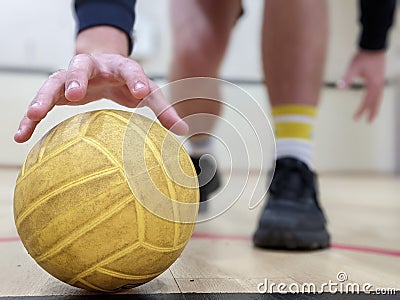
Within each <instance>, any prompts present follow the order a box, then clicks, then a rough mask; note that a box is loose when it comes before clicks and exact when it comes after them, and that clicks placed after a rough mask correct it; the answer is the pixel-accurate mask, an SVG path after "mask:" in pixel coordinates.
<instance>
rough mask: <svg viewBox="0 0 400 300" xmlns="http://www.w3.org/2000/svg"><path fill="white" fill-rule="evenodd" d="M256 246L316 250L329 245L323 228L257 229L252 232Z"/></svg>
mask: <svg viewBox="0 0 400 300" xmlns="http://www.w3.org/2000/svg"><path fill="white" fill-rule="evenodd" d="M253 242H254V245H255V246H256V247H260V248H268V249H279V250H317V249H325V248H328V247H329V246H330V237H329V233H328V232H327V231H326V230H324V229H321V230H315V231H301V230H296V231H288V230H285V229H267V230H265V229H259V230H257V232H256V233H255V234H254V237H253Z"/></svg>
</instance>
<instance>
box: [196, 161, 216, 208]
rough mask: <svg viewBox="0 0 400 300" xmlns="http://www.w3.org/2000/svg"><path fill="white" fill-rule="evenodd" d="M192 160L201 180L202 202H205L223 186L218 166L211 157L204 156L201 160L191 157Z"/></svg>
mask: <svg viewBox="0 0 400 300" xmlns="http://www.w3.org/2000/svg"><path fill="white" fill-rule="evenodd" d="M191 159H192V162H193V165H194V167H195V169H196V173H197V175H198V179H199V187H200V202H205V201H207V200H208V199H209V197H210V194H211V193H213V192H215V191H216V190H217V189H218V188H219V187H220V185H221V180H220V177H219V174H218V170H217V164H216V162H215V160H214V159H213V158H212V157H211V155H203V156H202V157H201V158H200V157H191Z"/></svg>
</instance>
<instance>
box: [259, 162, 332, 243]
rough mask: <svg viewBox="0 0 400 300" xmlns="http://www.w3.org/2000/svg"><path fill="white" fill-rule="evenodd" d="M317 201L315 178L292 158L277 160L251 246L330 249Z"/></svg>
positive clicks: (305, 167) (324, 220)
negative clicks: (265, 203) (265, 202)
mask: <svg viewBox="0 0 400 300" xmlns="http://www.w3.org/2000/svg"><path fill="white" fill-rule="evenodd" d="M317 197H318V190H317V178H316V175H315V174H314V173H313V172H312V171H311V170H310V169H309V168H308V166H307V165H306V164H304V163H303V162H301V161H300V160H297V159H295V158H289V157H287V158H280V159H278V160H277V161H276V168H275V173H274V177H273V179H272V183H271V186H270V190H269V198H268V202H267V205H266V207H265V208H264V211H263V213H262V215H261V218H260V221H259V224H258V228H257V231H256V232H255V234H254V236H253V242H254V245H255V246H257V247H262V248H275V249H293V250H313V249H321V248H327V247H329V240H330V238H329V233H328V231H327V230H326V219H325V216H324V213H323V211H322V209H321V207H320V206H319V203H318V199H317Z"/></svg>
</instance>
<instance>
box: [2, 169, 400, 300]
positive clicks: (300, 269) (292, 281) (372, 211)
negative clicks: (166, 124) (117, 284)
mask: <svg viewBox="0 0 400 300" xmlns="http://www.w3.org/2000/svg"><path fill="white" fill-rule="evenodd" d="M17 173H18V170H16V169H6V168H0V299H25V298H26V299H114V298H116V299H119V298H121V299H122V298H134V299H314V298H316V299H382V298H384V299H400V292H399V289H400V234H399V232H400V218H399V215H400V199H399V198H400V196H399V195H400V178H396V177H391V176H377V175H370V176H367V175H360V176H357V175H352V176H350V175H343V174H341V175H332V174H330V175H328V174H326V175H323V176H321V177H320V189H321V196H322V204H323V207H324V208H325V211H326V214H327V216H328V219H329V229H330V232H331V234H332V240H333V245H332V247H331V248H330V249H329V250H321V251H313V252H285V251H265V250H260V249H256V248H254V247H253V246H252V243H251V234H252V232H253V230H254V228H255V225H256V222H257V219H258V215H259V211H260V209H261V206H259V207H258V208H257V209H255V210H249V209H248V203H247V202H246V201H242V200H240V201H239V202H238V203H237V204H236V205H234V206H233V207H232V208H231V209H230V210H229V211H228V212H227V213H225V214H223V215H222V216H220V217H218V218H216V219H214V220H212V221H209V222H205V223H202V224H198V225H197V227H196V230H195V234H194V236H193V238H192V239H191V241H190V242H189V244H188V246H187V248H186V249H185V250H184V252H183V254H182V256H181V257H180V258H179V259H178V260H177V262H176V263H175V264H174V265H173V266H172V267H171V268H169V269H168V270H167V271H166V272H165V273H164V274H162V275H161V276H160V277H158V278H156V279H155V280H153V281H151V282H150V283H147V284H145V285H143V286H141V287H138V288H136V289H132V290H127V291H124V292H123V293H119V294H114V295H95V294H93V293H89V292H85V291H83V290H80V289H76V288H73V287H70V286H68V285H65V284H63V283H62V282H60V281H58V280H56V279H54V278H52V277H51V276H49V275H47V274H46V273H45V272H44V271H42V270H41V269H40V268H39V267H38V266H37V265H36V264H35V262H33V261H32V259H31V258H30V257H29V255H28V254H27V252H26V251H25V249H24V248H23V246H22V244H21V242H20V241H19V239H18V236H17V233H16V230H15V227H14V222H13V213H12V200H13V188H14V183H15V179H16V176H17ZM240 176H241V175H240V174H239V175H235V176H233V177H232V180H238V181H240ZM251 180H256V178H255V176H251V177H250V181H251ZM262 186H264V185H262ZM229 196H230V195H229V191H227V192H225V193H224V195H223V197H229ZM245 198H246V195H244V197H243V199H245ZM210 209H211V210H212V207H210ZM338 274H341V275H342V276H346V278H347V279H346V280H344V281H343V282H344V283H346V284H347V283H349V284H350V283H351V284H359V285H360V286H361V289H362V285H363V284H366V283H368V284H370V285H371V286H372V288H371V291H378V289H382V292H385V293H387V294H391V293H393V291H394V289H396V290H397V294H396V295H386V296H382V297H381V296H377V295H373V294H369V295H367V294H359V295H357V294H331V293H330V290H328V288H327V286H324V285H323V284H324V283H329V281H331V282H336V283H339V281H338V279H337V276H338ZM266 279H267V280H268V284H269V285H270V284H271V283H272V282H273V283H275V284H280V283H284V284H286V285H287V286H289V285H292V287H293V286H295V285H297V286H301V285H302V284H305V283H308V284H314V285H315V286H316V287H317V289H318V290H319V287H321V285H322V287H324V291H325V292H324V293H320V294H318V293H317V294H290V293H289V294H279V293H276V292H277V290H276V289H275V290H274V289H273V292H275V293H273V294H260V293H259V292H258V289H257V287H258V286H259V284H260V283H263V282H265V280H266ZM275 288H276V286H275ZM385 288H386V290H385ZM132 294H135V296H133V295H132Z"/></svg>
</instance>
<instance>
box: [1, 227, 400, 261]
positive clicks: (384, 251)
mask: <svg viewBox="0 0 400 300" xmlns="http://www.w3.org/2000/svg"><path fill="white" fill-rule="evenodd" d="M192 238H193V239H206V240H229V241H251V237H249V236H245V235H223V234H213V233H200V232H195V233H193V235H192ZM19 241H20V238H19V237H5V238H1V237H0V243H13V242H19ZM331 248H332V249H340V250H348V251H355V252H362V253H372V254H379V255H388V256H397V257H400V251H399V250H391V249H383V248H375V247H367V246H356V245H346V244H331Z"/></svg>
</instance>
